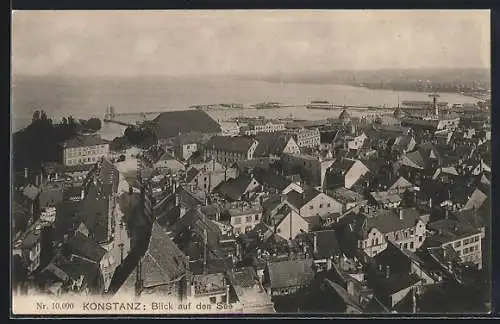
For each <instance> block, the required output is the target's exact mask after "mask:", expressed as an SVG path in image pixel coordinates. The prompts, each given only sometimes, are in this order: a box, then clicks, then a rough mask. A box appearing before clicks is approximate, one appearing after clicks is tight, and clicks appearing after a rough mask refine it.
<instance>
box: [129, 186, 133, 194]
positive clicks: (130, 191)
mask: <svg viewBox="0 0 500 324" xmlns="http://www.w3.org/2000/svg"><path fill="white" fill-rule="evenodd" d="M133 193H134V188H132V186H129V187H128V194H129V195H132V194H133Z"/></svg>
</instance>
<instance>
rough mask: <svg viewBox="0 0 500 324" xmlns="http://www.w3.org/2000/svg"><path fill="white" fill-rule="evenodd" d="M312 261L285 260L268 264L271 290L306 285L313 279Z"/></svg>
mask: <svg viewBox="0 0 500 324" xmlns="http://www.w3.org/2000/svg"><path fill="white" fill-rule="evenodd" d="M312 266H313V260H312V259H305V260H287V261H281V262H270V263H269V264H268V270H269V280H270V285H271V288H272V289H277V288H287V287H296V286H305V285H308V284H309V283H310V282H311V281H312V280H313V278H314V271H313V268H312Z"/></svg>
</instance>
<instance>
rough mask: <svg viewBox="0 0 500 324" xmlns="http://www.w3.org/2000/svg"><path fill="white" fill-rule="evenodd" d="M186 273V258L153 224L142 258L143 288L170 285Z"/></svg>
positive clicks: (162, 231)
mask: <svg viewBox="0 0 500 324" xmlns="http://www.w3.org/2000/svg"><path fill="white" fill-rule="evenodd" d="M185 271H186V256H185V255H184V253H183V252H182V251H181V250H180V249H179V248H178V247H177V245H176V244H175V243H174V242H173V241H172V240H171V239H170V238H169V237H168V235H167V233H166V232H165V231H164V230H163V229H162V228H161V227H160V226H159V225H158V224H156V223H153V228H152V231H151V239H150V241H149V246H148V249H147V251H146V253H145V255H144V257H143V258H142V267H141V272H142V279H143V281H144V286H145V287H152V286H156V285H162V284H167V283H170V282H171V281H172V280H175V279H177V278H179V277H180V276H181V275H183V274H185Z"/></svg>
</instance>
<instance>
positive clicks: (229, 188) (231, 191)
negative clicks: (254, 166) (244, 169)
mask: <svg viewBox="0 0 500 324" xmlns="http://www.w3.org/2000/svg"><path fill="white" fill-rule="evenodd" d="M252 180H254V179H252V178H250V177H249V176H248V175H246V174H244V173H242V174H240V175H239V176H238V177H237V178H236V179H233V178H231V179H229V180H227V181H226V182H223V183H221V184H220V185H219V186H217V188H216V189H215V190H216V191H217V192H218V193H220V194H222V195H223V196H225V197H226V198H229V199H231V200H234V201H235V200H240V199H241V197H242V196H243V194H244V193H245V190H246V189H247V188H248V186H249V185H250V183H251V182H252Z"/></svg>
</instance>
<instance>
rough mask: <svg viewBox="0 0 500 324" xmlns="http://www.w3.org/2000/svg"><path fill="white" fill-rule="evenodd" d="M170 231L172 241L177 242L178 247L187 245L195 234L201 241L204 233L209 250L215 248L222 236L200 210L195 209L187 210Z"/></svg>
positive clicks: (217, 228)
mask: <svg viewBox="0 0 500 324" xmlns="http://www.w3.org/2000/svg"><path fill="white" fill-rule="evenodd" d="M170 231H171V232H172V237H173V238H174V241H175V242H178V244H179V245H186V244H188V243H189V242H188V241H189V240H190V239H191V238H192V234H196V236H198V238H200V239H201V240H202V241H203V240H204V235H205V231H206V234H207V244H208V247H209V249H210V250H214V249H216V248H217V246H218V244H219V239H220V237H221V235H222V233H221V230H220V228H219V227H218V226H217V225H216V224H215V223H214V222H213V221H211V220H210V219H208V217H207V216H206V215H205V214H203V213H202V212H201V210H198V209H196V208H192V209H190V210H188V211H187V212H186V214H185V215H184V216H182V217H181V218H180V219H179V220H178V221H177V222H176V223H175V224H173V226H172V227H171V228H170Z"/></svg>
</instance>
